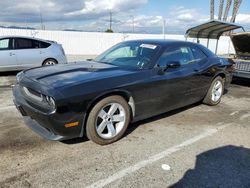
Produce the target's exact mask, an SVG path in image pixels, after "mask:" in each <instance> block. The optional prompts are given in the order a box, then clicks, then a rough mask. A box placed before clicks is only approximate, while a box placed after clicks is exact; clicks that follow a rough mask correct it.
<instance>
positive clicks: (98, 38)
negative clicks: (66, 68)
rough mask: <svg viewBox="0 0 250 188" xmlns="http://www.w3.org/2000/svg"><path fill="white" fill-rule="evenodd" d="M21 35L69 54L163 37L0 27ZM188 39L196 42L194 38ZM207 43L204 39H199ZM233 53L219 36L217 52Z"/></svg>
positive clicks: (226, 40)
mask: <svg viewBox="0 0 250 188" xmlns="http://www.w3.org/2000/svg"><path fill="white" fill-rule="evenodd" d="M6 35H21V36H31V37H36V38H41V39H47V40H53V41H57V42H58V43H60V44H62V45H63V48H64V50H65V53H66V54H70V55H97V54H100V53H101V52H103V51H104V50H106V49H108V48H109V47H111V46H113V45H114V44H116V43H119V42H122V41H125V40H133V39H163V38H164V37H163V35H160V34H157V35H155V34H122V33H98V32H73V31H42V30H23V29H5V28H0V36H6ZM165 38H166V39H178V40H185V38H184V36H183V35H166V36H165ZM189 41H194V42H196V40H195V39H189ZM200 42H201V44H204V45H205V46H206V45H207V42H206V40H200ZM215 46H216V41H215V40H211V42H210V45H209V48H210V49H211V50H212V51H215ZM226 53H234V49H233V45H232V44H231V40H230V39H229V37H221V38H220V41H219V46H218V54H226Z"/></svg>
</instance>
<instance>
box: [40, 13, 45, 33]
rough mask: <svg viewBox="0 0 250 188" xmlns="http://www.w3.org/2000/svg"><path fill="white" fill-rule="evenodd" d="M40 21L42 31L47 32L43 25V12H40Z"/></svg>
mask: <svg viewBox="0 0 250 188" xmlns="http://www.w3.org/2000/svg"><path fill="white" fill-rule="evenodd" d="M40 21H41V29H42V30H45V25H44V24H43V16H42V13H41V11H40Z"/></svg>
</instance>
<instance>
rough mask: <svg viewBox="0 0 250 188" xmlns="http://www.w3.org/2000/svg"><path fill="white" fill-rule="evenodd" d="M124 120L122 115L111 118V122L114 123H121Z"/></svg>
mask: <svg viewBox="0 0 250 188" xmlns="http://www.w3.org/2000/svg"><path fill="white" fill-rule="evenodd" d="M124 120H125V117H124V116H123V115H120V114H119V115H114V116H113V121H114V122H121V121H124Z"/></svg>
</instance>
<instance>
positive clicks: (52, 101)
mask: <svg viewBox="0 0 250 188" xmlns="http://www.w3.org/2000/svg"><path fill="white" fill-rule="evenodd" d="M45 99H46V102H47V103H48V104H49V105H50V106H52V107H53V108H55V107H56V103H55V100H54V99H53V98H52V97H49V96H45Z"/></svg>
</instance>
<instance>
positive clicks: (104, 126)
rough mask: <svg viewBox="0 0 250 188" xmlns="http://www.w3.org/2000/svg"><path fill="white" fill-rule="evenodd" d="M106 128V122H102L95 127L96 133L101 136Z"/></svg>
mask: <svg viewBox="0 0 250 188" xmlns="http://www.w3.org/2000/svg"><path fill="white" fill-rule="evenodd" d="M106 126H107V122H106V121H104V120H103V121H102V123H101V124H100V125H99V126H98V127H97V133H98V134H102V133H103V131H104V129H105V128H106Z"/></svg>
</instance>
